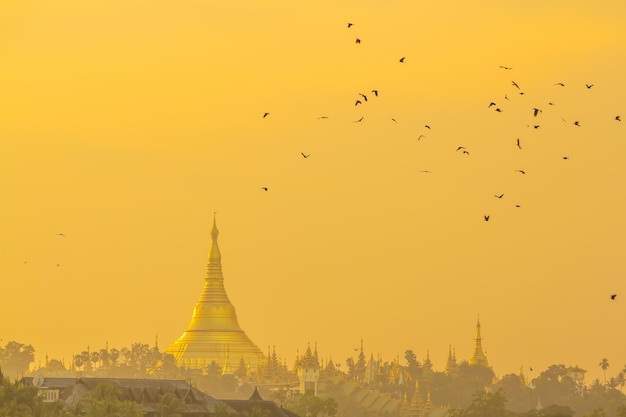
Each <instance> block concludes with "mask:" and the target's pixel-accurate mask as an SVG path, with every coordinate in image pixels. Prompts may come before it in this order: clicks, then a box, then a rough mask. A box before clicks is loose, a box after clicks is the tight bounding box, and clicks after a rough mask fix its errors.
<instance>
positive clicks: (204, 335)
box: [165, 217, 263, 369]
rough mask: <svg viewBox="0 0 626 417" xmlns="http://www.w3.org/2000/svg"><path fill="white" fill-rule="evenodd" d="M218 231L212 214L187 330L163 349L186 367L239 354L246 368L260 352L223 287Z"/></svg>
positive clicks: (222, 362) (221, 362) (222, 361)
mask: <svg viewBox="0 0 626 417" xmlns="http://www.w3.org/2000/svg"><path fill="white" fill-rule="evenodd" d="M218 234H219V232H218V230H217V226H216V224H215V217H214V218H213V228H212V230H211V247H210V249H209V263H208V266H207V272H206V276H205V279H204V289H203V290H202V294H201V295H200V299H199V300H198V302H197V303H196V306H195V307H194V309H193V315H192V316H191V321H190V322H189V325H188V326H187V330H185V332H184V333H183V334H182V336H180V337H179V338H178V339H177V340H176V341H175V342H174V343H173V344H172V345H170V346H169V347H168V348H167V349H166V351H165V353H170V354H172V355H174V357H175V358H176V364H177V365H178V366H182V367H186V368H192V369H204V368H206V367H207V366H208V365H210V364H211V363H212V362H216V363H217V364H218V365H219V366H220V367H228V366H230V364H229V357H231V358H237V359H239V358H242V360H243V361H244V362H245V363H246V364H247V365H248V367H249V368H250V369H257V368H258V366H259V364H260V363H261V362H262V360H263V353H262V352H261V349H259V348H258V347H257V346H256V345H255V344H254V342H252V340H250V338H249V337H248V336H247V335H246V334H245V333H244V331H243V330H242V329H241V327H239V323H238V321H237V315H236V313H235V307H234V306H233V304H232V303H231V302H230V300H229V299H228V295H227V294H226V290H225V289H224V276H223V274H222V256H221V253H220V249H219V247H218V245H217V236H218Z"/></svg>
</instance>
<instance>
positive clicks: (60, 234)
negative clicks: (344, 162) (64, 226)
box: [57, 233, 65, 237]
mask: <svg viewBox="0 0 626 417" xmlns="http://www.w3.org/2000/svg"><path fill="white" fill-rule="evenodd" d="M57 236H61V237H65V235H64V234H63V233H57Z"/></svg>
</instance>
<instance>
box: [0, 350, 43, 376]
mask: <svg viewBox="0 0 626 417" xmlns="http://www.w3.org/2000/svg"><path fill="white" fill-rule="evenodd" d="M34 361H35V349H34V348H33V347H32V346H31V345H24V344H22V343H18V342H15V341H11V342H7V344H6V345H5V347H0V367H1V368H2V371H3V373H4V374H5V375H7V376H10V377H12V378H16V379H17V378H18V377H20V376H23V375H24V374H25V373H26V372H28V368H29V367H30V364H31V363H33V362H34Z"/></svg>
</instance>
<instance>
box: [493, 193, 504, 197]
mask: <svg viewBox="0 0 626 417" xmlns="http://www.w3.org/2000/svg"><path fill="white" fill-rule="evenodd" d="M494 197H496V198H502V197H504V194H500V195H498V194H496V195H494Z"/></svg>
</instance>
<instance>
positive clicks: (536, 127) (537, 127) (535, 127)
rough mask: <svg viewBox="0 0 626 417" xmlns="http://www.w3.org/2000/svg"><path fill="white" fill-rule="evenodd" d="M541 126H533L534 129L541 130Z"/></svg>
mask: <svg viewBox="0 0 626 417" xmlns="http://www.w3.org/2000/svg"><path fill="white" fill-rule="evenodd" d="M540 127H541V126H540V125H533V128H534V129H539V128H540Z"/></svg>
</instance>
